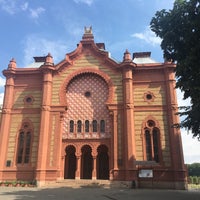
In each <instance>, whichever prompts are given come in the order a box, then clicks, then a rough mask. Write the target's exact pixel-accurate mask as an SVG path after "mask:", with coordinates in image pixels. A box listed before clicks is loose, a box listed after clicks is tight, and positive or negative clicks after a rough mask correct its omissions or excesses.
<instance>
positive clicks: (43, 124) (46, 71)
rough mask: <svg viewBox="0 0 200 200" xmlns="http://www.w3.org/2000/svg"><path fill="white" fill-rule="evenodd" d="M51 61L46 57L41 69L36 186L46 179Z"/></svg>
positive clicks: (50, 58) (49, 56)
mask: <svg viewBox="0 0 200 200" xmlns="http://www.w3.org/2000/svg"><path fill="white" fill-rule="evenodd" d="M52 66H53V60H52V57H51V55H50V54H48V56H47V57H46V62H45V65H43V66H42V67H41V70H42V72H43V89H42V91H43V97H42V108H41V119H40V133H39V146H38V161H37V170H36V180H37V181H38V185H42V184H43V183H44V182H45V178H46V168H47V156H48V145H49V144H48V141H49V124H50V105H51V92H52V70H53V67H52Z"/></svg>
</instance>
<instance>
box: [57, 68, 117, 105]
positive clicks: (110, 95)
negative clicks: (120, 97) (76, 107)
mask: <svg viewBox="0 0 200 200" xmlns="http://www.w3.org/2000/svg"><path fill="white" fill-rule="evenodd" d="M81 74H96V75H98V76H100V77H101V78H102V79H103V80H104V81H105V82H106V83H107V85H108V99H107V101H106V103H112V101H113V98H114V86H113V83H112V80H111V78H110V77H109V76H108V75H107V74H106V73H104V72H102V71H100V70H96V69H90V68H86V69H81V70H78V71H75V72H74V73H72V74H70V75H69V76H68V77H67V78H66V79H65V80H64V82H63V84H62V85H61V87H60V95H59V96H60V103H61V105H67V100H66V96H65V95H66V88H67V86H68V85H69V83H70V82H71V81H72V80H73V79H74V78H75V77H77V76H79V75H81Z"/></svg>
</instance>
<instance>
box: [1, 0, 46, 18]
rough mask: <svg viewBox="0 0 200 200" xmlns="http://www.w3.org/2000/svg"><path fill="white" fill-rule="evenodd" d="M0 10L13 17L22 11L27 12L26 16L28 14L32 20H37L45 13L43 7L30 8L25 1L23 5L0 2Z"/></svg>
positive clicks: (11, 1)
mask: <svg viewBox="0 0 200 200" xmlns="http://www.w3.org/2000/svg"><path fill="white" fill-rule="evenodd" d="M0 8H1V9H2V10H4V11H5V12H7V13H8V14H10V15H14V14H17V13H20V12H22V11H23V12H27V14H28V15H29V14H30V17H31V18H33V19H37V18H38V17H39V16H40V14H42V13H43V12H45V9H44V8H43V7H38V8H35V9H33V8H31V7H30V6H29V3H28V2H27V1H25V2H23V3H19V2H18V3H16V1H15V0H0Z"/></svg>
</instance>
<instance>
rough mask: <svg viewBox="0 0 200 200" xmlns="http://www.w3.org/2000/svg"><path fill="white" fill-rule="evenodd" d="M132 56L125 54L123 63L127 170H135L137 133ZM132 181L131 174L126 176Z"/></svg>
mask: <svg viewBox="0 0 200 200" xmlns="http://www.w3.org/2000/svg"><path fill="white" fill-rule="evenodd" d="M132 68H133V67H132V62H131V56H130V53H129V52H128V51H126V52H125V53H124V61H123V97H124V133H123V134H124V152H125V155H124V159H125V169H126V172H127V173H128V170H133V169H134V168H135V156H136V151H135V133H134V105H133V70H132ZM126 177H127V179H131V178H132V177H130V174H129V173H128V174H126Z"/></svg>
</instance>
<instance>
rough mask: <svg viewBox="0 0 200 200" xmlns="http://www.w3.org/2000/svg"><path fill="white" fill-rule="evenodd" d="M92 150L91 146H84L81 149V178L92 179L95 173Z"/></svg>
mask: <svg viewBox="0 0 200 200" xmlns="http://www.w3.org/2000/svg"><path fill="white" fill-rule="evenodd" d="M93 162H94V161H93V157H92V148H91V146H89V145H83V146H82V148H81V178H82V179H92V171H93Z"/></svg>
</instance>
